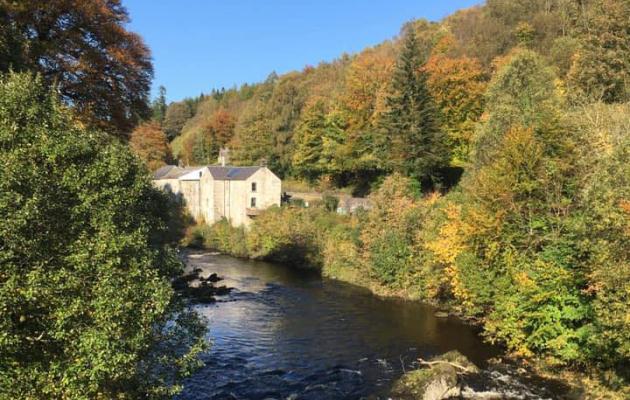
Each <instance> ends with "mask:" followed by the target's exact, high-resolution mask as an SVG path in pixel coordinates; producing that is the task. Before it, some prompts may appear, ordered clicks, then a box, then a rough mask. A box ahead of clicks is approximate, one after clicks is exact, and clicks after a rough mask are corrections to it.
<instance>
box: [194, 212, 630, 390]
mask: <svg viewBox="0 0 630 400" xmlns="http://www.w3.org/2000/svg"><path fill="white" fill-rule="evenodd" d="M361 218H366V217H365V216H359V217H356V216H355V217H348V216H340V215H337V214H333V213H329V212H327V211H326V210H324V209H304V208H283V209H273V210H269V211H267V212H266V213H263V215H261V216H260V217H259V219H257V220H256V223H255V224H253V226H252V227H251V229H250V230H248V231H246V230H244V229H242V228H234V227H231V226H229V224H227V223H226V222H219V223H217V224H215V225H213V226H212V227H209V226H196V227H193V228H191V229H190V230H189V232H188V235H187V238H186V240H185V241H184V244H185V245H188V246H191V247H193V248H205V249H210V250H214V251H219V252H221V253H223V254H228V255H231V256H234V257H237V258H243V259H253V260H266V261H273V262H278V263H283V264H287V265H291V266H294V267H295V266H297V267H299V268H307V269H314V270H318V271H320V273H321V274H322V276H324V277H326V278H330V279H335V280H338V281H342V282H347V283H349V284H352V285H355V286H360V287H363V288H365V289H368V290H369V291H370V292H371V293H372V294H374V295H376V296H378V297H381V298H398V299H402V300H405V301H421V302H424V303H428V304H431V305H433V306H435V307H438V308H439V309H440V310H443V311H445V312H446V313H447V314H451V315H455V316H457V317H458V318H461V319H463V320H466V321H468V323H472V324H475V325H478V326H481V327H483V320H481V319H480V318H478V317H475V316H473V315H470V314H468V315H467V314H466V313H464V312H462V310H461V308H460V307H458V306H457V304H454V303H453V301H439V299H440V298H439V297H438V296H433V297H431V296H427V295H426V293H423V290H425V289H426V287H424V288H423V287H422V286H421V285H419V284H418V283H417V282H415V283H414V281H413V280H408V281H407V283H406V284H403V285H395V284H384V283H383V281H382V280H381V279H379V277H378V276H376V275H375V274H373V273H366V270H365V265H361V262H365V261H364V260H365V257H364V256H363V257H362V256H361V255H360V254H358V252H357V247H356V244H355V242H354V241H355V240H358V232H357V230H358V225H359V224H360V223H363V224H365V221H364V220H363V221H360V219H361ZM422 282H426V280H423V281H422ZM505 360H506V361H508V362H509V363H512V364H515V365H516V364H517V365H519V366H520V367H525V368H527V369H528V370H529V371H531V373H532V374H537V375H539V376H541V377H544V378H546V379H549V380H561V381H563V382H566V383H567V385H568V386H570V389H569V390H567V392H568V393H570V396H569V397H567V398H570V399H581V398H583V399H600V398H606V399H615V400H616V399H619V400H621V399H625V398H627V396H628V393H627V390H626V389H624V388H623V387H619V388H617V389H614V388H613V389H611V388H607V387H606V386H604V385H603V384H602V383H601V382H602V380H601V378H596V376H597V375H596V372H595V371H593V372H591V373H588V371H587V370H582V371H578V370H575V369H569V368H567V367H564V368H562V367H558V366H557V365H554V364H553V363H552V362H549V360H545V359H544V358H537V357H531V356H530V357H523V356H521V355H519V354H516V353H514V352H509V353H506V355H505ZM624 390H626V391H624Z"/></svg>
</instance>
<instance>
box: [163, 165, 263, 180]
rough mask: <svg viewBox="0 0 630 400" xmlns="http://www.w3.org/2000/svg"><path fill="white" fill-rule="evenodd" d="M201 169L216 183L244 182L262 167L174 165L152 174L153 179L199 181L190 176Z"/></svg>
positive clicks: (196, 177) (195, 176)
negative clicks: (184, 166) (206, 170)
mask: <svg viewBox="0 0 630 400" xmlns="http://www.w3.org/2000/svg"><path fill="white" fill-rule="evenodd" d="M203 168H208V171H210V174H211V175H212V178H214V179H215V180H217V181H244V180H245V179H247V178H249V177H250V176H252V175H254V173H256V171H258V170H259V169H261V168H263V167H233V166H225V167H223V166H221V165H209V166H207V167H186V168H182V167H178V166H176V165H166V166H164V167H162V168H160V169H158V170H157V171H155V172H154V173H153V179H156V180H158V179H180V178H181V179H195V180H196V179H199V177H198V176H197V175H192V174H191V175H190V176H188V177H187V176H185V175H187V174H190V173H191V172H194V171H200V170H202V169H203Z"/></svg>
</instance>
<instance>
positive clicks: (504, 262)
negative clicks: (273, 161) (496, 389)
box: [189, 175, 630, 399]
mask: <svg viewBox="0 0 630 400" xmlns="http://www.w3.org/2000/svg"><path fill="white" fill-rule="evenodd" d="M370 200H371V202H372V205H373V207H372V208H371V209H370V210H369V211H359V212H357V213H355V214H354V215H351V216H347V215H338V214H336V213H331V212H329V211H327V210H326V209H325V208H324V207H311V208H301V207H283V208H273V209H270V210H267V211H265V212H264V213H262V214H261V215H259V216H258V217H257V218H256V220H255V221H254V223H253V224H252V225H251V227H250V229H248V230H245V229H242V228H233V227H231V226H230V225H229V224H228V223H227V222H225V221H224V222H220V223H218V224H215V225H214V226H212V227H196V228H194V229H191V232H190V235H189V238H190V239H189V243H190V244H192V245H198V246H205V247H207V248H211V249H216V250H217V251H220V252H222V253H225V254H231V255H234V256H237V257H244V258H251V259H257V260H268V261H274V262H280V263H285V264H289V265H292V266H297V267H300V268H311V269H316V270H318V271H320V272H321V274H322V275H323V276H326V277H329V278H333V279H337V280H341V281H345V282H349V283H351V284H353V285H357V286H362V287H365V288H367V289H369V290H370V291H371V292H373V293H374V294H376V295H378V296H383V297H390V296H395V297H399V298H403V299H406V300H418V301H422V302H424V303H429V304H433V305H436V306H438V307H439V308H441V309H443V310H445V311H447V312H448V313H453V314H456V315H458V316H459V317H460V318H463V319H466V320H468V321H470V322H474V323H477V324H479V325H480V326H481V327H482V328H483V336H484V338H485V339H486V340H488V341H491V342H493V343H501V344H504V345H505V346H506V348H507V354H508V356H509V357H510V358H512V359H516V360H523V362H524V363H526V364H527V365H528V366H531V367H532V368H535V369H536V370H537V371H539V373H540V374H545V375H548V376H552V375H553V376H561V377H562V378H563V379H565V380H567V381H569V382H572V383H573V384H574V385H575V386H576V387H577V388H578V389H576V390H577V391H578V392H579V390H582V391H583V392H584V393H588V396H590V393H594V394H593V395H592V397H591V398H620V399H621V398H625V397H628V396H629V395H630V393H628V384H627V382H628V375H629V374H628V370H627V358H626V359H625V364H624V357H623V356H622V355H623V354H624V351H625V350H624V349H625V347H624V346H625V344H627V343H628V342H627V333H625V334H624V330H623V329H621V330H620V329H617V328H615V327H621V326H623V324H624V321H623V318H622V317H623V316H622V314H623V313H621V312H620V310H621V309H623V307H624V305H623V304H622V303H620V301H622V300H623V298H622V297H604V295H605V294H606V293H608V292H606V291H602V290H600V289H599V288H596V287H592V288H590V289H588V288H589V287H590V286H588V285H594V284H596V283H597V281H596V280H593V278H592V276H594V275H592V274H591V275H587V274H586V272H585V271H589V270H593V269H594V268H595V267H598V266H599V264H597V263H601V262H602V261H601V260H599V259H596V258H595V257H596V256H597V255H598V254H601V251H602V250H601V249H602V246H603V245H602V243H603V242H602V241H601V239H600V237H599V236H597V237H591V236H589V235H591V233H590V231H582V230H579V229H578V228H579V226H578V225H576V226H571V229H574V230H575V231H572V232H573V233H571V235H569V233H570V232H569V233H566V234H560V233H561V232H560V233H553V232H552V233H553V235H552V234H551V233H548V234H546V235H542V234H538V233H537V231H536V230H535V229H533V228H531V229H529V228H528V229H526V228H523V227H521V226H520V225H517V224H516V223H515V222H514V223H511V225H506V224H503V225H502V226H503V227H497V226H496V224H498V223H499V222H500V221H496V220H495V219H489V220H485V219H483V218H485V217H486V216H487V215H485V214H480V212H481V211H479V210H476V209H474V208H471V207H470V205H469V204H468V203H465V202H464V200H465V199H462V197H461V193H459V192H457V191H451V192H450V193H449V194H447V195H439V194H429V195H427V194H424V195H421V194H419V193H418V190H417V187H415V186H414V185H413V182H412V181H410V180H409V179H407V178H404V177H401V176H397V175H393V176H391V177H389V178H387V179H386V180H385V181H384V182H383V184H382V185H381V186H380V188H379V189H378V190H377V191H375V192H374V193H373V194H372V195H371V197H370ZM471 218H474V220H471ZM488 224H490V225H488ZM567 229H568V228H567ZM510 235H512V236H510ZM535 235H539V236H540V237H537V236H535ZM541 235H542V236H541ZM613 239H614V237H613V238H612V239H610V240H611V242H610V243H613V242H612V240H613ZM523 241H524V242H523ZM532 241H534V243H538V245H537V246H539V247H532V245H531V244H530V243H532ZM578 245H579V249H578V248H576V246H578ZM604 249H605V248H604ZM578 250H579V251H578ZM611 254H616V253H613V252H612V250H611ZM588 257H591V259H590V261H589V258H588ZM609 261H611V260H609ZM607 262H608V261H607ZM611 265H613V264H611ZM598 268H599V267H598ZM595 277H597V276H595ZM618 279H621V278H618ZM589 282H591V283H589ZM620 284H621V285H623V284H626V283H624V282H621V283H620ZM613 289H614V288H612V289H610V290H613ZM614 290H617V289H614ZM610 293H611V294H615V293H616V292H610ZM617 295H618V293H616V294H615V296H617ZM613 306H614V307H615V308H614V309H613V311H614V312H613V313H606V310H607V308H606V307H613ZM615 310H616V311H615ZM624 365H625V366H626V367H624ZM580 387H582V389H579V388H580Z"/></svg>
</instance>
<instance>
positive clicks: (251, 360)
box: [178, 252, 548, 400]
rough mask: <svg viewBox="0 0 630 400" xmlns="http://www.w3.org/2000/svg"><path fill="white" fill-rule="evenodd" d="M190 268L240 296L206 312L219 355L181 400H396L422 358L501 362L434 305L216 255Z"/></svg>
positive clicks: (194, 258)
mask: <svg viewBox="0 0 630 400" xmlns="http://www.w3.org/2000/svg"><path fill="white" fill-rule="evenodd" d="M187 268H188V269H189V270H192V269H194V268H199V269H201V270H202V272H201V275H202V276H207V275H209V274H210V273H217V274H218V275H219V276H221V277H223V278H224V280H223V281H221V284H224V285H226V286H228V287H231V288H233V290H232V292H231V293H230V294H229V295H226V296H222V297H219V298H218V301H217V302H216V303H215V304H210V305H199V306H196V307H198V311H199V313H200V314H202V315H204V316H205V317H207V319H208V321H209V327H210V330H209V338H208V339H209V340H210V342H211V346H212V347H211V350H210V351H209V353H208V354H206V355H204V357H203V361H204V363H205V366H204V367H203V368H202V369H201V370H199V371H198V372H196V373H195V374H194V375H193V376H192V377H191V378H189V379H188V380H186V382H185V384H184V390H183V392H182V394H181V395H179V396H178V398H179V399H181V400H197V399H217V400H218V399H221V400H224V399H305V400H306V399H362V398H366V399H368V398H369V399H386V398H387V393H388V390H389V388H390V386H391V384H392V382H393V381H394V380H395V379H396V378H398V377H400V375H401V374H402V373H403V372H404V371H406V370H409V369H412V368H414V367H417V366H418V365H417V364H416V362H415V360H417V358H418V357H422V358H424V359H426V358H430V357H431V356H434V355H439V354H442V353H444V352H446V351H449V350H458V351H460V352H461V353H462V354H464V355H465V356H467V357H468V358H469V359H470V360H471V361H473V362H474V363H475V364H477V365H478V366H480V367H482V368H484V367H486V364H487V361H488V359H489V358H491V357H494V356H496V355H499V354H500V353H501V350H500V349H499V348H497V347H493V346H490V345H488V344H486V343H484V342H483V341H482V339H481V338H480V336H479V334H478V331H477V329H476V328H474V327H472V326H470V325H467V324H465V323H464V322H462V321H460V320H459V319H457V318H455V317H448V318H437V317H436V316H435V309H434V308H432V307H429V306H427V305H424V304H420V303H417V302H408V301H407V302H406V301H402V300H395V299H381V298H378V297H375V296H373V295H372V294H370V293H369V292H368V291H366V290H364V289H361V288H357V287H355V286H352V285H348V284H344V283H341V282H337V281H333V280H327V279H322V278H321V277H320V276H319V275H318V274H317V273H315V272H313V271H308V270H300V269H296V268H290V267H287V266H282V265H274V264H270V263H264V262H254V261H244V260H238V259H235V258H232V257H228V256H223V255H217V254H212V253H207V252H205V253H204V252H191V253H188V255H187ZM493 373H495V375H496V374H497V372H496V371H494V372H493ZM499 375H501V376H496V377H495V378H496V379H497V380H498V381H504V380H506V375H505V374H499ZM488 376H489V377H490V376H491V373H488ZM488 379H490V378H488ZM493 379H494V378H493ZM521 386H522V389H518V387H517V388H516V389H514V387H511V388H510V391H511V392H510V393H512V395H513V396H514V397H510V398H523V399H532V398H547V397H548V396H545V393H546V392H545V389H540V393H538V394H537V393H536V391H535V390H533V391H532V390H530V389H531V388H529V386H531V385H521ZM506 398H508V397H506Z"/></svg>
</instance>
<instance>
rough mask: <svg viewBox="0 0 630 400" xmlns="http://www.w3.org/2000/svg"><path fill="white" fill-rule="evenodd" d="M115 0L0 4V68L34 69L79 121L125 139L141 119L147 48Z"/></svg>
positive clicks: (148, 72) (148, 69)
mask: <svg viewBox="0 0 630 400" xmlns="http://www.w3.org/2000/svg"><path fill="white" fill-rule="evenodd" d="M128 22H129V17H128V15H127V11H126V10H125V8H124V7H123V6H122V4H121V2H120V0H94V1H76V0H51V1H46V2H42V1H10V0H2V1H0V25H1V26H2V28H1V29H0V35H2V36H3V37H1V38H0V60H2V61H0V71H7V70H8V69H12V70H14V71H24V70H30V71H37V72H40V73H41V74H42V77H43V79H44V80H45V81H46V82H47V83H48V84H49V85H52V84H53V83H55V84H56V85H57V87H58V90H59V92H60V94H61V98H62V99H63V100H64V102H65V103H66V104H68V105H71V106H72V107H73V108H74V110H75V112H76V114H77V115H78V116H79V117H80V118H81V120H83V121H84V122H86V123H88V124H90V125H92V126H95V127H99V128H103V129H106V130H107V131H109V132H111V133H114V134H117V135H121V136H126V135H128V134H129V133H130V132H131V130H132V128H133V127H134V126H135V124H136V123H137V122H138V121H139V120H140V119H142V118H146V117H148V116H149V107H148V95H149V88H150V84H151V79H152V77H153V67H152V65H151V56H150V53H149V49H148V48H147V47H146V46H145V44H144V42H143V41H142V38H141V37H140V36H138V35H137V34H135V33H132V32H129V31H128V30H127V29H126V27H125V25H126V24H127V23H128Z"/></svg>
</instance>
